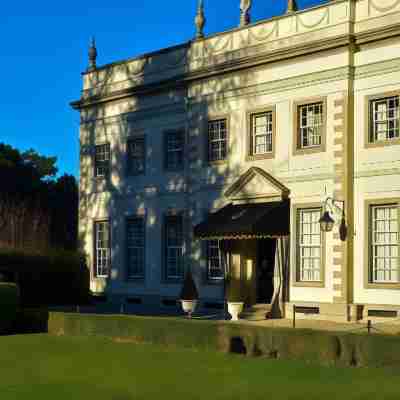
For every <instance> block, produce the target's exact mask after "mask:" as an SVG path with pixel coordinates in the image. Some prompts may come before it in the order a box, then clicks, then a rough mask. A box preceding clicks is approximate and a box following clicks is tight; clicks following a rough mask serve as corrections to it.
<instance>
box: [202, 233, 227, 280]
mask: <svg viewBox="0 0 400 400" xmlns="http://www.w3.org/2000/svg"><path fill="white" fill-rule="evenodd" d="M206 246H207V280H209V281H220V280H222V279H224V260H223V256H222V253H221V250H220V249H219V241H218V240H207V242H206ZM215 249H217V256H216V257H215V256H214V255H212V252H213V250H215ZM213 262H218V265H219V267H218V268H215V267H213ZM212 270H215V271H218V270H219V271H220V274H219V275H214V276H213V275H212V273H211V271H212Z"/></svg>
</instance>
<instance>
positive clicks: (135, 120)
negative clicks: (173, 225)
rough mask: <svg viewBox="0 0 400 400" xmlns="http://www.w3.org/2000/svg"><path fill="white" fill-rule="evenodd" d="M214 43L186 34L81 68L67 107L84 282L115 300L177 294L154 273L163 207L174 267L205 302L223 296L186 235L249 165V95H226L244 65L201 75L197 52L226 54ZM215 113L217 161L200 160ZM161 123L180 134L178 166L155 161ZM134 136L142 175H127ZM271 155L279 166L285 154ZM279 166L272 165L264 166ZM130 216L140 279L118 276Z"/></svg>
mask: <svg viewBox="0 0 400 400" xmlns="http://www.w3.org/2000/svg"><path fill="white" fill-rule="evenodd" d="M227 38H228V39H226V41H227V43H228V41H229V40H230V39H229V37H227ZM224 40H225V39H224ZM222 44H223V45H224V43H222ZM220 47H221V43H220V41H219V40H216V39H213V40H211V41H209V40H208V39H207V38H206V39H204V40H202V39H201V40H197V41H189V42H187V43H185V44H183V45H180V46H174V47H171V48H167V49H163V50H161V51H158V52H153V53H149V54H146V55H144V56H141V57H139V58H136V59H131V60H127V61H124V62H120V63H114V64H110V65H106V66H104V67H100V68H97V69H96V70H94V71H92V72H88V73H86V74H84V76H83V80H84V90H83V92H82V97H81V100H80V101H79V102H74V103H73V106H74V107H75V108H78V109H80V112H81V130H80V149H81V151H80V166H81V167H80V171H81V173H80V207H79V220H80V226H79V237H80V247H81V248H82V250H84V251H85V253H86V255H87V265H89V266H90V276H91V282H92V290H98V291H101V292H105V293H108V294H110V296H112V295H114V296H115V297H118V299H119V300H118V301H120V302H124V301H125V297H127V296H129V295H135V296H142V297H146V296H147V295H148V294H150V293H151V294H153V295H155V296H159V297H160V298H174V299H177V296H178V293H179V291H180V287H181V284H182V281H179V282H171V283H169V282H166V281H165V279H164V278H163V273H162V271H163V268H165V265H164V261H163V259H164V254H163V243H162V242H163V224H164V217H165V215H168V214H174V213H175V214H176V213H178V214H182V215H183V216H184V221H185V233H186V234H185V243H184V252H185V254H184V265H185V268H184V269H185V270H189V269H190V270H192V272H193V277H194V280H195V281H196V284H197V286H198V287H200V296H201V292H203V293H206V297H207V299H206V300H210V301H212V300H214V299H221V300H222V299H223V293H224V287H223V285H222V284H219V285H215V284H211V283H210V282H209V281H208V280H207V271H206V263H205V254H204V246H202V245H201V243H200V241H198V240H195V238H194V236H193V227H194V226H195V225H197V224H198V223H199V222H201V221H202V220H203V219H204V217H205V215H206V214H207V213H208V212H209V211H210V210H216V209H219V208H221V207H223V206H224V205H226V204H228V203H229V202H230V201H229V199H227V198H226V197H225V196H224V193H225V192H226V190H227V189H228V188H229V186H230V185H231V184H232V183H233V182H235V181H236V180H237V179H238V178H239V177H240V176H241V175H242V174H243V173H244V172H246V171H247V170H248V169H249V168H250V167H251V166H252V165H257V163H256V162H254V163H249V162H247V161H246V152H247V150H246V149H247V147H246V146H247V144H246V135H247V133H246V132H247V126H246V118H245V116H244V112H243V110H244V109H253V108H255V107H256V106H257V104H258V102H257V101H256V99H255V98H254V97H250V96H248V97H237V98H235V97H234V96H233V93H234V92H235V91H237V90H239V89H242V88H246V87H247V86H249V85H251V83H252V82H251V79H250V74H249V73H229V72H226V71H221V72H218V71H216V72H214V73H212V74H211V73H210V69H211V68H212V67H213V65H208V64H207V62H206V61H207V60H208V61H210V62H211V64H214V65H217V64H218V63H221V62H222V63H228V62H229V61H230V55H229V54H228V53H227V54H225V53H221V50H220V49H219V48H220ZM222 47H223V46H222ZM222 47H221V48H222ZM245 52H246V51H245V50H244V53H245ZM214 53H215V55H214ZM205 56H207V57H205ZM202 74H204V76H202ZM219 118H227V120H228V121H229V123H228V124H229V134H228V156H227V160H226V161H225V162H223V163H210V162H209V161H208V144H207V140H208V121H210V120H214V119H219ZM171 129H172V130H174V129H175V130H183V131H184V132H185V150H184V163H183V168H182V170H181V171H179V172H169V171H166V170H165V168H164V164H163V160H164V157H165V148H164V143H165V141H164V135H165V132H166V131H168V130H171ZM143 136H144V137H145V143H146V155H145V165H146V170H145V174H144V175H139V176H134V177H133V176H128V175H127V141H128V140H129V139H131V138H135V137H143ZM102 143H110V147H111V161H110V173H109V175H108V176H107V177H105V178H96V177H95V176H94V169H95V166H94V152H95V146H96V145H99V144H102ZM281 163H282V165H286V163H287V160H282V161H281ZM271 165H272V164H271ZM279 168H280V165H279V164H277V163H275V164H273V169H279ZM249 196H250V194H249ZM134 215H144V216H145V221H146V244H147V245H146V250H145V251H146V254H145V270H146V276H145V280H143V281H141V282H131V281H129V280H128V279H127V254H126V253H127V252H126V240H125V230H126V226H125V221H126V218H127V217H128V216H134ZM104 219H107V220H109V221H110V228H111V241H112V250H111V267H110V274H109V277H108V278H107V279H103V278H102V279H99V278H97V277H96V274H95V257H94V246H95V245H94V239H93V228H94V222H95V221H100V220H104ZM182 278H183V276H182ZM96 282H97V283H96Z"/></svg>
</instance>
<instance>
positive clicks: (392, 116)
mask: <svg viewBox="0 0 400 400" xmlns="http://www.w3.org/2000/svg"><path fill="white" fill-rule="evenodd" d="M370 109H371V114H372V124H371V133H370V138H371V141H372V142H376V141H388V140H392V139H398V138H399V137H400V135H399V127H400V111H399V96H392V97H386V98H382V99H376V100H372V101H371V105H370Z"/></svg>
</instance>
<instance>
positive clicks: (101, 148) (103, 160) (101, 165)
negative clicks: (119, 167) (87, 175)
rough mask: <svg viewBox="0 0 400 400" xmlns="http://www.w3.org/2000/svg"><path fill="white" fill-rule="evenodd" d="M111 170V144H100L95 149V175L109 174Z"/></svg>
mask: <svg viewBox="0 0 400 400" xmlns="http://www.w3.org/2000/svg"><path fill="white" fill-rule="evenodd" d="M109 172H110V144H109V143H105V144H100V145H97V146H96V149H95V160H94V175H95V176H98V177H105V176H108V174H109Z"/></svg>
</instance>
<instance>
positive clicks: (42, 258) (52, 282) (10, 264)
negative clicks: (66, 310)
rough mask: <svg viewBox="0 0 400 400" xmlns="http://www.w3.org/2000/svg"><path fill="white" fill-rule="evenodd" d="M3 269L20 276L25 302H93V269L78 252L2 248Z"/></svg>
mask: <svg viewBox="0 0 400 400" xmlns="http://www.w3.org/2000/svg"><path fill="white" fill-rule="evenodd" d="M0 272H5V273H6V274H7V275H10V274H13V275H16V281H17V283H18V285H19V287H20V294H21V304H22V305H23V306H26V307H38V306H42V305H49V304H53V305H66V304H86V303H88V301H89V271H88V269H87V268H86V265H85V262H84V257H83V256H82V255H81V254H80V253H78V252H72V251H64V250H52V251H49V252H47V253H46V254H39V253H37V254H33V253H26V252H23V251H16V250H5V249H2V250H0Z"/></svg>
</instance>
